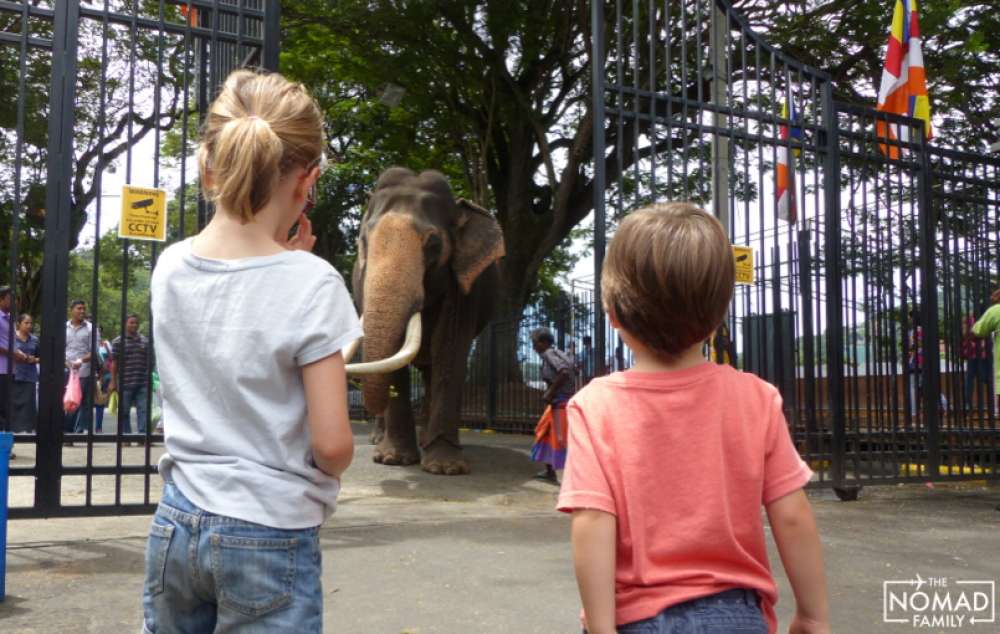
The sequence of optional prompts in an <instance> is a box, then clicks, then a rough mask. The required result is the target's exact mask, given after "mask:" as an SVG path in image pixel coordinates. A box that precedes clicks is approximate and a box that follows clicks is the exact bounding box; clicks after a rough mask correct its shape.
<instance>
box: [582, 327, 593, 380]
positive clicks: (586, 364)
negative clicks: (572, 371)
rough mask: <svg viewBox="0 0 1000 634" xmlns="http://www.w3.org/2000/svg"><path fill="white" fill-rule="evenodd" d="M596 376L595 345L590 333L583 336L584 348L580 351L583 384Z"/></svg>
mask: <svg viewBox="0 0 1000 634" xmlns="http://www.w3.org/2000/svg"><path fill="white" fill-rule="evenodd" d="M593 378H594V346H593V341H592V339H591V338H590V335H586V336H585V337H584V338H583V349H582V350H581V351H580V380H581V385H586V384H588V383H590V380H591V379H593Z"/></svg>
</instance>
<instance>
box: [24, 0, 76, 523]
mask: <svg viewBox="0 0 1000 634" xmlns="http://www.w3.org/2000/svg"><path fill="white" fill-rule="evenodd" d="M53 21H54V26H53V37H52V89H51V92H50V93H49V116H48V119H49V131H48V134H49V159H48V165H47V166H46V175H47V181H46V196H45V212H46V213H45V247H44V255H43V257H44V260H43V265H42V336H41V339H40V341H39V344H40V345H39V351H40V357H41V359H42V367H41V373H40V375H39V394H38V396H39V403H38V405H39V407H38V449H37V457H36V463H37V466H36V473H37V474H38V475H37V480H36V482H35V509H36V510H37V511H38V513H39V515H41V516H45V515H47V514H50V513H51V511H53V510H55V509H56V508H58V506H59V497H60V491H59V482H60V476H59V473H60V471H61V467H62V454H61V443H62V433H63V420H64V416H65V414H64V413H63V404H62V394H63V383H64V382H65V363H64V360H65V359H66V328H65V327H64V326H63V324H64V323H65V320H66V286H67V283H68V281H69V251H70V249H69V245H70V237H71V236H70V233H71V225H72V222H71V221H72V212H73V208H72V197H71V192H70V185H71V182H72V179H73V122H74V116H73V111H74V108H73V102H74V96H75V92H76V71H77V62H76V52H77V25H78V24H79V22H80V2H79V0H66V1H65V2H60V3H57V4H56V10H55V15H54V18H53Z"/></svg>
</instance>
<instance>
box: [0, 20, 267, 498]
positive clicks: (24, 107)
mask: <svg viewBox="0 0 1000 634" xmlns="http://www.w3.org/2000/svg"><path fill="white" fill-rule="evenodd" d="M278 11H279V3H277V2H265V1H264V0H197V1H187V0H182V1H178V0H159V1H158V2H136V1H134V0H102V1H97V0H94V1H81V0H58V1H44V0H43V1H32V2H28V1H24V2H7V1H4V2H0V76H2V77H3V85H4V90H3V91H2V93H3V94H2V95H0V229H2V230H3V232H4V234H3V240H2V241H0V242H2V243H3V246H2V247H0V248H2V251H3V252H2V257H3V266H4V268H5V270H6V275H5V276H4V278H5V279H4V281H5V282H9V283H10V285H11V287H12V289H13V303H14V306H13V308H12V314H13V315H17V314H18V313H27V314H29V315H31V316H32V317H34V319H35V323H36V326H38V335H39V354H38V356H39V357H40V359H41V364H40V378H39V389H38V392H37V406H38V412H37V419H36V420H37V424H36V423H35V422H34V421H31V422H30V423H29V425H30V427H29V429H27V430H22V429H19V431H25V432H26V433H18V434H17V435H16V436H15V452H16V454H17V457H16V459H15V460H14V462H13V463H12V466H11V485H10V491H11V510H10V516H11V517H14V518H16V517H39V516H54V515H64V516H65V515H104V514H123V513H149V512H152V509H153V503H155V501H156V498H157V497H158V487H157V486H155V483H154V482H151V477H152V476H153V474H155V471H156V466H155V462H156V457H157V455H158V453H159V451H160V449H159V447H158V446H157V443H158V442H159V441H161V440H162V437H161V436H160V435H159V434H158V433H156V428H155V420H152V421H150V424H149V425H147V426H146V428H145V431H144V432H143V433H129V432H128V431H126V427H127V425H128V422H131V421H129V418H128V417H130V415H129V414H126V413H125V411H124V408H121V409H120V414H119V416H118V417H112V416H110V415H104V416H103V419H99V416H100V415H101V413H102V412H101V410H100V408H97V409H96V410H92V409H91V405H90V404H88V402H87V400H86V399H85V401H84V405H83V407H82V408H81V409H82V410H84V411H85V412H86V414H85V416H84V418H82V419H79V420H77V421H70V422H68V423H67V419H66V417H65V416H64V412H63V403H62V401H63V389H64V384H65V381H66V376H65V374H66V372H65V366H64V360H65V359H66V334H67V330H68V327H64V324H66V323H67V312H68V300H71V299H82V300H83V301H84V302H85V303H86V309H87V311H88V313H89V315H88V316H87V321H88V323H90V324H92V325H93V326H96V327H88V328H87V330H86V334H87V336H89V338H90V345H89V353H90V354H91V355H92V357H93V358H94V359H97V358H98V355H99V351H100V348H101V347H102V346H101V344H102V341H103V340H111V339H113V338H115V337H117V336H118V335H120V334H121V333H123V332H124V324H125V321H126V316H127V315H128V314H130V313H136V314H138V315H139V316H140V321H141V324H142V328H141V332H142V333H144V334H145V335H146V336H148V337H149V350H150V351H151V350H152V337H153V335H154V333H151V332H149V331H148V328H147V325H148V324H149V322H150V320H149V303H148V290H149V288H148V284H149V274H150V271H151V270H152V267H153V266H154V264H155V262H156V259H157V256H158V254H159V252H160V250H161V249H160V245H159V244H157V243H148V242H137V241H129V240H119V239H117V237H116V235H115V232H114V231H113V227H114V226H115V225H116V224H117V217H118V214H117V209H118V208H119V207H120V201H119V199H118V191H119V190H118V189H117V188H119V187H120V185H121V184H123V183H128V184H132V185H138V186H143V187H159V188H164V189H167V190H168V191H169V202H168V216H169V225H168V237H169V239H170V240H176V239H181V238H184V237H186V236H188V235H190V234H192V233H194V232H195V231H196V230H197V229H198V227H199V226H201V225H202V224H204V222H205V221H206V219H207V216H208V213H209V210H208V208H207V206H206V205H205V203H204V201H203V200H201V199H200V197H199V195H198V193H197V187H196V180H197V172H196V170H194V162H193V161H190V160H189V155H190V154H191V151H192V146H193V142H194V135H195V131H196V127H197V125H198V123H199V122H200V120H201V117H202V116H203V115H204V113H205V110H206V107H207V105H208V103H209V101H210V99H211V98H212V97H213V96H214V92H215V89H216V87H217V86H218V85H219V83H220V82H221V81H222V79H224V78H225V76H226V75H227V74H228V72H229V71H230V70H232V69H233V68H236V67H239V66H263V67H266V68H276V67H277V61H278V24H279V23H278V18H279V15H278ZM168 168H170V169H168ZM12 321H13V320H12ZM7 334H8V336H9V337H13V334H14V333H13V327H11V328H10V329H9V330H8V333H7ZM11 340H12V339H11ZM128 345H129V343H128V340H126V342H125V344H124V346H125V348H126V352H125V353H123V354H121V357H122V358H123V359H124V358H126V357H127V347H128ZM12 356H13V352H11V353H10V354H9V355H8V360H10V357H12ZM151 361H152V359H151V357H147V383H146V388H147V389H146V392H145V397H144V400H145V405H146V407H147V411H154V412H155V409H156V407H157V400H156V397H155V395H154V393H153V389H152V387H153V384H152V383H153V382H152V378H153V377H152V370H153V367H152V363H150V362H151ZM125 363H127V361H123V362H122V364H125ZM95 365H96V363H95ZM97 373H98V374H102V372H100V371H98V372H97ZM3 379H6V380H7V383H8V387H14V386H11V385H9V383H11V382H10V379H11V377H10V376H9V375H7V376H4V377H3ZM14 383H16V382H14ZM21 405H23V403H22V404H21ZM13 410H14V406H13V404H12V403H11V402H10V400H8V402H7V403H6V411H5V412H4V413H5V417H4V421H5V422H3V423H2V424H3V427H4V429H8V428H10V427H11V425H16V424H19V423H18V420H19V419H17V418H16V417H15V418H14V419H13V420H12V417H13V416H14V414H15V412H14V411H13ZM19 411H20V410H19ZM91 413H92V414H93V417H92V418H91V416H90V415H91ZM154 418H155V414H154ZM87 419H89V420H87ZM99 420H100V422H98V421H99ZM135 422H136V423H138V422H139V421H138V420H136V421H135ZM133 429H134V428H133ZM133 445H135V446H133Z"/></svg>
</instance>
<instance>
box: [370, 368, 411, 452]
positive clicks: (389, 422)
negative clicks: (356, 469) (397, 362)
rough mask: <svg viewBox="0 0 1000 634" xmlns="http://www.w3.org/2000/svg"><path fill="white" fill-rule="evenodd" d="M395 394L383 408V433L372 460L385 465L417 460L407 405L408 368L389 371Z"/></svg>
mask: <svg viewBox="0 0 1000 634" xmlns="http://www.w3.org/2000/svg"><path fill="white" fill-rule="evenodd" d="M392 386H393V388H394V389H395V393H394V395H392V396H391V397H390V398H389V406H388V408H387V409H386V411H385V414H384V416H382V417H381V418H382V419H383V420H384V428H383V431H382V437H381V439H379V441H378V443H376V445H375V452H374V453H373V454H372V460H374V461H375V462H378V463H381V464H387V465H411V464H416V463H418V462H420V449H419V448H418V446H417V432H416V428H415V427H414V423H413V410H412V408H411V406H410V368H409V367H405V368H402V369H401V370H397V371H396V372H393V374H392Z"/></svg>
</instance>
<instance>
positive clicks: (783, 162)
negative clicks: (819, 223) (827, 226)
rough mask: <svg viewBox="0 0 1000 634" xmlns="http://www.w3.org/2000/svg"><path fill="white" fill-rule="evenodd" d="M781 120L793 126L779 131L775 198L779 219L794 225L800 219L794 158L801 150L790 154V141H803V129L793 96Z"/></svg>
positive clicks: (782, 109) (775, 169) (783, 126)
mask: <svg viewBox="0 0 1000 634" xmlns="http://www.w3.org/2000/svg"><path fill="white" fill-rule="evenodd" d="M781 118H782V119H785V120H786V121H791V122H792V125H789V124H788V123H783V124H782V125H781V128H780V129H779V131H778V138H779V139H781V142H780V143H779V144H778V160H777V163H775V166H774V181H775V182H774V198H775V200H776V202H777V205H778V218H781V219H782V220H784V221H785V222H790V223H792V224H794V223H795V221H796V220H797V219H798V208H797V207H796V205H795V163H794V157H795V156H797V155H798V153H799V149H798V148H795V151H794V152H789V151H788V150H789V139H801V138H802V128H801V127H799V126H797V125H795V122H797V121H798V112H796V109H795V101H794V100H793V99H792V96H791V94H789V95H788V98H787V99H786V100H785V103H784V105H783V106H782V107H781Z"/></svg>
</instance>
